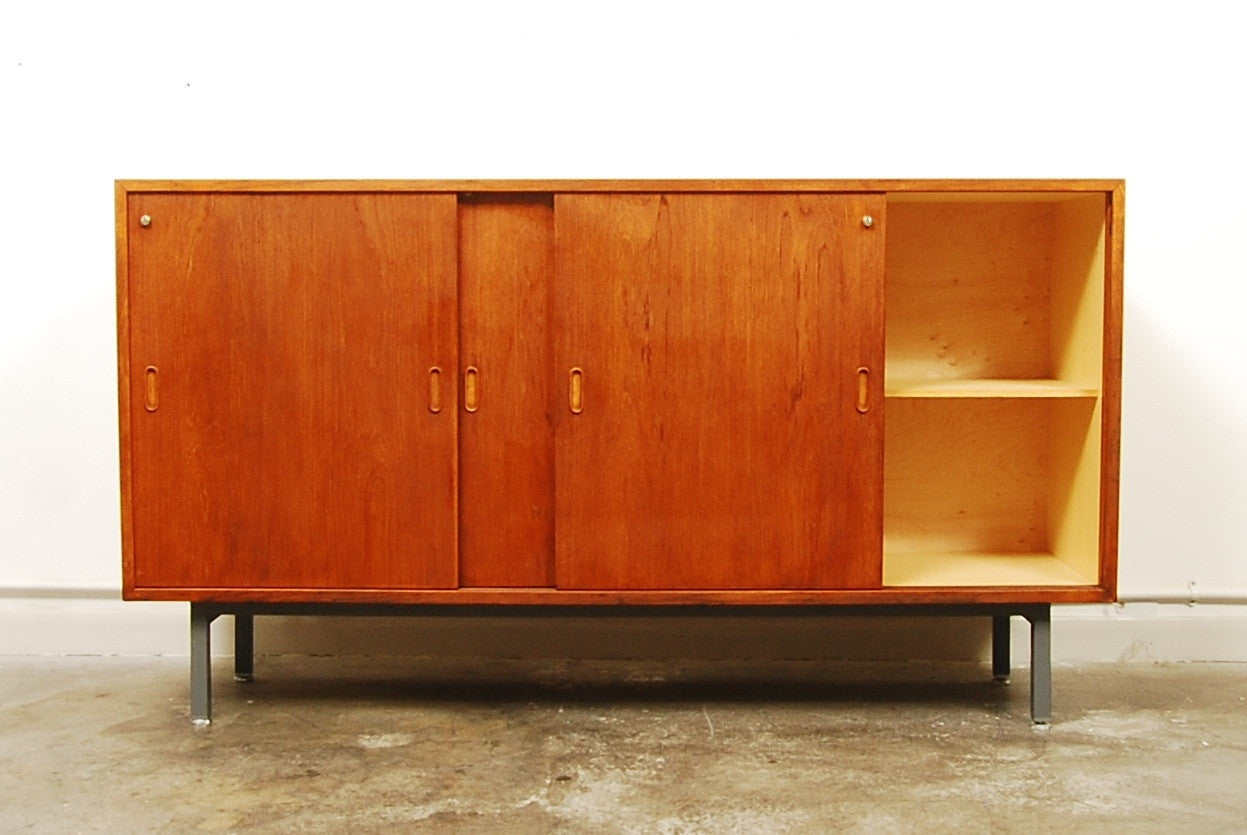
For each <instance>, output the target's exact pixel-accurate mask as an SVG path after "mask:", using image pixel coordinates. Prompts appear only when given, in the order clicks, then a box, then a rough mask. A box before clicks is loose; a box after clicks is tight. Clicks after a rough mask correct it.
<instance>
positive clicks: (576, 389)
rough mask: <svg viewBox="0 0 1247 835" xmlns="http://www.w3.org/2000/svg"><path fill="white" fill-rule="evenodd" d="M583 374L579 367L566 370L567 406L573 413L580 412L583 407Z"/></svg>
mask: <svg viewBox="0 0 1247 835" xmlns="http://www.w3.org/2000/svg"><path fill="white" fill-rule="evenodd" d="M584 376H585V372H584V371H583V370H581V369H579V368H573V369H572V370H571V371H569V372H567V408H569V409H571V412H572V414H573V415H578V414H580V413H581V412H583V411H584V408H585V391H584Z"/></svg>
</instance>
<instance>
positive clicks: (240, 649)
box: [234, 615, 255, 681]
mask: <svg viewBox="0 0 1247 835" xmlns="http://www.w3.org/2000/svg"><path fill="white" fill-rule="evenodd" d="M254 672H255V623H254V617H253V616H252V615H234V681H251V677H252V674H253V673H254Z"/></svg>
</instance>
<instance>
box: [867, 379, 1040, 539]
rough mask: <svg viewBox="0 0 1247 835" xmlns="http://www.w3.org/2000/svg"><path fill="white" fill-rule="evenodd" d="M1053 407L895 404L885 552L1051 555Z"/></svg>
mask: <svg viewBox="0 0 1247 835" xmlns="http://www.w3.org/2000/svg"><path fill="white" fill-rule="evenodd" d="M1049 411H1050V406H1049V404H1048V403H1047V402H1046V401H1043V400H1033V399H1026V400H1015V399H999V400H974V399H964V400H961V399H955V400H892V401H889V403H888V418H887V431H886V441H885V444H886V450H887V452H886V465H885V478H886V484H885V488H884V497H885V498H884V508H885V510H884V531H885V534H884V535H885V549H886V553H887V554H890V553H892V552H919V553H928V554H933V555H937V556H938V555H939V554H944V553H954V554H955V553H975V552H984V553H1035V552H1049V551H1050V549H1049V547H1048V521H1047V510H1048V505H1047V498H1046V497H1047V495H1048V471H1049V466H1050V459H1051V450H1050V449H1049V444H1048V432H1049V424H1050V418H1049ZM885 558H886V557H885Z"/></svg>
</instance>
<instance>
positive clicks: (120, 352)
mask: <svg viewBox="0 0 1247 835" xmlns="http://www.w3.org/2000/svg"><path fill="white" fill-rule="evenodd" d="M114 188H115V210H114V211H115V213H116V214H115V218H114V220H115V223H116V239H117V244H116V245H117V252H116V257H117V401H118V409H117V412H118V414H117V428H118V432H119V440H120V445H119V447H120V465H121V467H120V469H121V593H122V596H123V597H129V596H130V593H131V591H132V590H133V588H134V522H133V512H134V511H133V507H134V502H133V499H132V497H131V493H130V374H129V368H130V278H129V276H130V253H129V243H128V229H129V224H130V223H131V222H132V221H131V220H130V218H129V212H128V207H127V199H128V194H127V192H126V188H125V185H124V184H123V183H120V182H118V183H116V185H115V186H114Z"/></svg>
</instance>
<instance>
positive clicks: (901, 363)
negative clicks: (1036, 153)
mask: <svg viewBox="0 0 1247 835" xmlns="http://www.w3.org/2000/svg"><path fill="white" fill-rule="evenodd" d="M1105 210H1106V203H1105V197H1104V195H1103V194H1102V193H1097V194H1078V193H1064V192H1051V193H1044V194H1031V195H1018V194H1009V193H1003V194H1001V193H994V194H982V193H955V194H927V193H920V192H919V193H908V194H893V195H889V196H888V217H887V220H888V230H887V279H886V280H887V365H886V368H887V372H886V383H887V391H888V394H889V396H891V397H1085V396H1094V395H1096V394H1098V393H1099V392H1100V388H1101V373H1102V363H1101V358H1102V344H1103V319H1104V282H1105V274H1104V264H1105V260H1104V246H1105V220H1106V213H1105Z"/></svg>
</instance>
